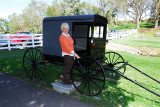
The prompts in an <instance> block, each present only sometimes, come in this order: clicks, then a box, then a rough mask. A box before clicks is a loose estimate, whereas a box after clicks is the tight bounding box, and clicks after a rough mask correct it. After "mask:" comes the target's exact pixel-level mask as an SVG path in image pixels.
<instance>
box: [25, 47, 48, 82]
mask: <svg viewBox="0 0 160 107" xmlns="http://www.w3.org/2000/svg"><path fill="white" fill-rule="evenodd" d="M23 68H24V71H25V72H26V74H27V76H28V77H29V79H31V80H33V79H35V80H38V81H39V80H42V79H43V78H44V76H45V73H46V62H45V58H44V56H43V54H42V52H41V51H40V50H39V49H36V48H29V49H27V50H26V51H25V53H24V56H23Z"/></svg>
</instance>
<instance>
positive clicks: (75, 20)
mask: <svg viewBox="0 0 160 107" xmlns="http://www.w3.org/2000/svg"><path fill="white" fill-rule="evenodd" d="M64 22H66V23H68V24H69V26H70V29H69V34H70V35H71V36H72V38H73V40H74V50H75V51H76V53H78V54H79V55H80V57H81V58H80V59H76V60H75V63H74V65H73V69H72V73H71V80H72V82H73V83H74V84H73V85H74V87H75V88H76V90H77V91H78V92H80V93H81V94H84V95H88V96H95V95H98V94H100V93H101V91H102V90H103V88H104V85H105V81H106V80H113V81H118V80H119V79H120V77H124V78H125V79H127V80H129V81H131V82H133V83H135V84H136V85H138V86H140V87H142V88H144V89H146V90H147V91H150V92H151V93H153V94H155V95H157V96H160V95H159V94H158V93H156V92H153V91H152V90H150V89H148V88H146V87H144V86H143V85H141V84H139V83H138V82H136V81H134V80H132V79H130V78H128V77H127V76H125V75H124V73H125V71H126V65H128V66H130V67H132V68H133V69H135V70H137V71H139V72H140V73H142V74H144V75H145V76H147V77H149V78H151V79H152V80H154V81H156V82H157V83H160V82H159V81H158V80H156V79H154V78H152V77H151V76H149V75H147V74H145V73H144V72H142V71H140V70H139V69H137V68H135V67H134V66H132V65H130V64H128V62H125V61H124V59H123V57H122V56H121V55H120V54H118V53H116V52H106V51H105V50H106V49H105V47H106V44H107V42H108V41H107V39H106V34H107V23H108V21H107V19H106V18H105V17H103V16H100V15H97V14H93V15H76V16H58V17H47V18H44V20H43V52H41V51H40V50H39V49H37V48H29V49H27V50H26V51H25V53H24V56H23V68H24V71H25V72H26V74H27V76H28V77H29V78H30V79H31V80H33V79H34V80H42V79H43V78H44V76H45V73H46V71H47V66H46V65H47V63H55V64H61V65H63V58H62V56H61V55H62V50H61V47H60V42H59V37H60V35H61V33H62V31H61V27H60V26H61V24H62V23H64Z"/></svg>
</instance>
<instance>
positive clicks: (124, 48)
mask: <svg viewBox="0 0 160 107" xmlns="http://www.w3.org/2000/svg"><path fill="white" fill-rule="evenodd" d="M106 49H109V50H119V51H126V52H130V53H133V54H139V53H140V51H139V50H138V49H136V48H133V47H130V46H126V45H121V44H117V43H108V44H107V46H106Z"/></svg>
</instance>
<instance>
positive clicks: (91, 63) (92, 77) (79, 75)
mask: <svg viewBox="0 0 160 107" xmlns="http://www.w3.org/2000/svg"><path fill="white" fill-rule="evenodd" d="M71 75H72V76H71V79H72V82H73V83H74V86H75V88H76V89H77V91H78V92H80V93H81V94H84V95H87V96H96V95H98V94H100V93H101V91H102V90H103V88H104V85H105V74H104V70H103V68H102V67H101V65H100V64H99V62H98V61H96V60H94V59H92V58H80V59H78V60H76V61H75V63H74V66H73V70H72V74H71Z"/></svg>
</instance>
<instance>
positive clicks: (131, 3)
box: [124, 0, 150, 29]
mask: <svg viewBox="0 0 160 107" xmlns="http://www.w3.org/2000/svg"><path fill="white" fill-rule="evenodd" d="M124 1H125V2H126V4H127V6H128V7H129V9H128V15H129V16H130V17H131V18H133V19H134V20H135V21H136V23H137V29H139V28H140V23H141V20H142V19H143V15H144V14H145V12H146V11H147V10H148V9H149V1H150V0H124Z"/></svg>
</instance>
